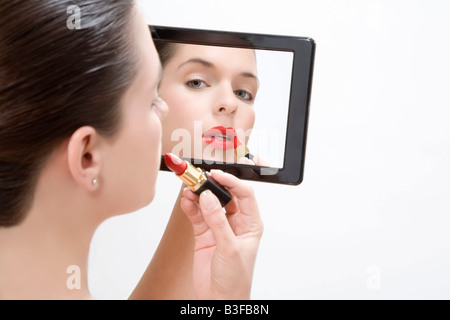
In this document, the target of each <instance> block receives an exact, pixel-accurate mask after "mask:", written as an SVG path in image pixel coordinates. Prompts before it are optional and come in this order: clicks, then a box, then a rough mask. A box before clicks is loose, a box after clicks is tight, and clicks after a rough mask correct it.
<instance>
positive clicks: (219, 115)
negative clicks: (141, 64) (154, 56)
mask: <svg viewBox="0 0 450 320" xmlns="http://www.w3.org/2000/svg"><path fill="white" fill-rule="evenodd" d="M155 44H156V48H157V50H158V52H159V55H160V57H161V63H162V66H163V77H162V80H161V83H160V86H159V94H160V96H161V97H162V98H163V99H164V100H165V101H166V102H167V104H168V105H169V106H170V109H171V112H170V113H169V115H168V116H167V117H166V118H165V119H164V120H163V140H162V141H163V142H162V148H163V153H166V152H172V153H175V154H177V155H178V156H183V157H187V158H197V159H204V160H211V161H217V162H226V163H236V162H238V163H246V164H255V163H256V164H262V163H258V161H257V157H255V158H254V159H253V160H254V161H250V160H249V159H248V158H245V157H243V156H244V155H245V154H243V153H241V154H240V153H239V152H235V147H236V145H237V143H235V141H236V139H238V140H239V142H240V144H242V145H244V146H245V145H246V144H247V143H248V139H249V137H250V133H251V130H252V128H253V125H254V123H255V109H254V102H255V98H256V95H257V93H258V87H259V80H258V77H257V66H256V55H255V51H254V50H252V49H240V48H228V47H220V46H206V45H190V44H175V43H170V42H164V41H155Z"/></svg>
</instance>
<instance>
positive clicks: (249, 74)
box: [241, 72, 259, 86]
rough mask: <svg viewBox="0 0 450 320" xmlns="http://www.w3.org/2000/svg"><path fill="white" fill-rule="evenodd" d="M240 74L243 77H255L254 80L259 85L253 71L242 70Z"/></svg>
mask: <svg viewBox="0 0 450 320" xmlns="http://www.w3.org/2000/svg"><path fill="white" fill-rule="evenodd" d="M241 76H243V77H244V78H253V79H255V80H256V82H257V83H258V86H259V79H258V77H257V76H255V75H254V74H253V73H251V72H242V73H241Z"/></svg>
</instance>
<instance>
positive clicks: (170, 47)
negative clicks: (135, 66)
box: [153, 39, 177, 68]
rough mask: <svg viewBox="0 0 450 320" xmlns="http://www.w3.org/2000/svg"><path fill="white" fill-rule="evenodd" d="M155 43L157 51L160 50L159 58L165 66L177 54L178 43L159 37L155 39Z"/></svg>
mask: <svg viewBox="0 0 450 320" xmlns="http://www.w3.org/2000/svg"><path fill="white" fill-rule="evenodd" d="M153 42H154V43H155V48H156V51H158V55H159V60H160V61H161V65H162V67H163V68H164V67H165V66H166V64H167V63H168V62H169V60H170V59H172V57H173V56H174V55H175V53H176V49H177V44H176V43H175V42H169V41H164V40H159V39H153Z"/></svg>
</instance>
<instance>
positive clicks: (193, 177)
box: [164, 153, 231, 207]
mask: <svg viewBox="0 0 450 320" xmlns="http://www.w3.org/2000/svg"><path fill="white" fill-rule="evenodd" d="M164 162H165V163H166V165H167V167H168V168H169V169H170V170H172V171H173V172H174V173H175V174H176V175H177V177H178V178H180V179H181V180H183V182H184V183H185V184H186V185H187V186H188V187H189V189H191V191H192V192H194V193H195V194H196V195H198V196H200V194H201V193H202V192H203V191H205V190H210V191H211V192H212V193H214V194H215V195H216V197H217V198H218V199H219V201H220V204H221V205H222V207H225V206H226V205H227V204H228V202H230V201H231V195H230V193H229V192H228V191H227V190H226V189H225V188H224V187H222V186H221V185H220V184H218V183H217V182H216V181H215V180H214V179H213V178H212V177H211V175H210V173H209V172H206V171H204V170H202V169H200V168H197V167H195V166H193V165H192V164H191V163H189V162H188V161H184V160H182V159H180V158H178V157H177V156H176V155H174V154H172V153H166V154H165V155H164Z"/></svg>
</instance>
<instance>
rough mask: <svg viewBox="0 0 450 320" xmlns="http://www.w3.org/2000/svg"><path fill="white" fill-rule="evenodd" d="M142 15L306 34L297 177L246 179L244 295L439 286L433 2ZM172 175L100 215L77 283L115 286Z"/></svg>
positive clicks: (444, 47)
mask: <svg viewBox="0 0 450 320" xmlns="http://www.w3.org/2000/svg"><path fill="white" fill-rule="evenodd" d="M140 3H141V4H143V6H144V8H145V13H146V16H147V17H148V22H149V23H151V24H159V25H169V26H179V27H191V28H202V29H216V30H227V31H239V32H255V33H269V34H280V35H294V36H308V37H312V38H314V39H315V40H316V42H317V52H316V64H315V74H314V86H313V95H312V100H311V114H310V126H309V136H308V145H307V154H306V167H305V177H304V182H303V183H302V184H301V185H300V186H295V187H293V186H280V185H271V184H263V183H257V182H255V183H251V185H252V186H253V187H254V189H255V191H256V194H257V197H258V201H259V204H260V209H261V215H262V217H263V220H264V223H265V234H264V236H263V239H262V242H261V247H260V251H259V256H258V260H257V265H256V270H255V276H254V287H253V295H252V297H253V298H254V299H316V298H318V299H329V298H338V299H349V298H352V299H353V298H356V299H397V298H401V299H417V298H438V299H449V298H450V216H449V215H450V200H449V192H450V159H449V156H450V125H449V122H450V97H449V86H450V62H449V59H450V58H449V57H450V43H449V42H450V40H449V30H450V20H449V19H448V15H449V13H450V4H449V3H448V2H447V1H392V0H391V1H381V0H377V1H369V0H366V1H356V0H355V1H342V0H340V1H336V0H330V1H317V0H316V1H297V0H296V1H287V0H278V1H261V0H259V1H240V0H239V1H237V0H226V1H211V0H198V1H195V2H191V1H181V0H179V1H174V0H172V1H145V0H143V1H140ZM179 186H180V183H179V180H178V179H177V178H176V177H174V176H173V175H172V174H170V173H166V172H162V173H161V174H160V176H159V178H158V183H157V195H156V198H155V200H154V202H153V203H152V204H151V205H150V206H149V207H148V208H145V209H143V210H141V211H139V212H137V213H133V214H130V215H126V216H122V217H119V218H113V219H111V220H108V221H107V222H105V223H104V224H103V225H102V226H101V227H100V228H99V229H98V232H97V233H96V235H95V238H94V241H93V244H92V250H91V256H90V257H91V258H90V271H89V284H90V288H91V291H92V294H93V295H94V296H95V297H96V298H99V299H107V298H118V299H122V298H126V297H127V295H128V294H129V293H130V292H131V290H132V289H133V287H134V285H135V284H136V282H137V281H138V280H139V277H140V276H141V274H142V272H143V271H144V269H145V267H146V265H147V263H148V261H149V260H150V258H151V256H152V254H153V252H154V250H155V248H156V246H157V244H158V242H159V239H160V237H161V235H162V233H163V230H164V227H165V225H166V222H167V220H168V218H169V215H170V212H171V209H172V206H173V203H174V201H175V198H176V196H177V192H178V189H179Z"/></svg>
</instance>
